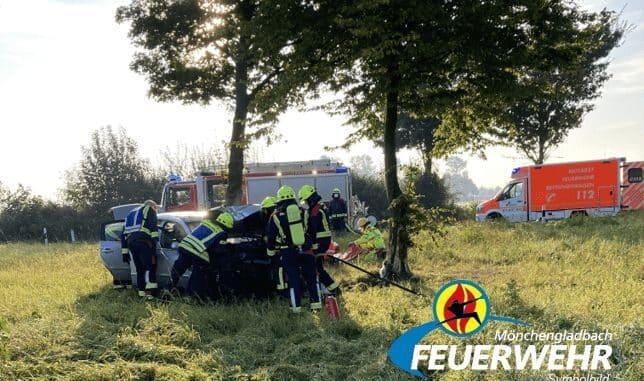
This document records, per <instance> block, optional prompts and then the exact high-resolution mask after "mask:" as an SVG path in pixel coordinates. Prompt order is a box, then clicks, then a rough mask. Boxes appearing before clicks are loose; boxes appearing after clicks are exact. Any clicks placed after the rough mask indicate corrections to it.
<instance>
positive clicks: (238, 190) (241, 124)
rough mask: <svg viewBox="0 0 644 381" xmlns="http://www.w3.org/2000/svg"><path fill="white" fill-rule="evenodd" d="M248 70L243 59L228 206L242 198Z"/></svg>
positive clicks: (237, 70) (237, 89)
mask: <svg viewBox="0 0 644 381" xmlns="http://www.w3.org/2000/svg"><path fill="white" fill-rule="evenodd" d="M247 81H248V68H247V66H246V62H245V61H244V59H243V57H242V58H241V59H238V61H237V62H236V66H235V118H234V119H233V132H232V136H231V137H230V158H229V161H228V188H227V189H226V205H238V204H240V203H241V198H242V175H243V170H244V148H245V146H246V141H245V140H246V139H245V131H246V117H247V115H248V103H249V96H248V85H247Z"/></svg>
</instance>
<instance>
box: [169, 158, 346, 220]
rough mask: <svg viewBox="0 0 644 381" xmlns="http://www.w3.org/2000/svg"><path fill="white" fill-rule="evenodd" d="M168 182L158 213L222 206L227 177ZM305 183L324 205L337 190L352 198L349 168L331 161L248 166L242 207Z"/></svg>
mask: <svg viewBox="0 0 644 381" xmlns="http://www.w3.org/2000/svg"><path fill="white" fill-rule="evenodd" d="M169 180H170V181H169V182H168V183H167V184H165V186H164V187H163V193H162V196H161V205H160V206H161V211H164V212H177V211H196V210H207V209H209V208H213V207H217V206H222V205H224V202H225V196H226V186H227V176H226V173H225V170H223V169H219V170H215V169H212V170H209V171H204V172H201V173H200V174H199V175H197V176H195V178H193V179H188V180H186V179H183V178H181V177H179V176H176V175H173V176H171V177H170V179H169ZM307 184H308V185H312V186H313V187H315V189H316V190H317V192H318V194H319V195H320V197H322V201H324V202H329V201H330V200H331V193H332V191H333V190H334V189H336V188H337V189H339V190H340V193H341V194H342V197H344V198H345V199H347V200H349V199H350V196H351V177H350V171H349V168H347V167H345V166H343V165H341V164H340V163H337V162H333V161H331V160H309V161H294V162H276V163H251V164H248V165H247V166H246V167H245V168H244V175H243V177H242V199H241V204H242V205H250V204H259V203H261V202H262V200H263V199H264V197H266V196H269V195H270V196H275V194H276V193H277V190H278V189H279V188H280V187H281V186H283V185H289V186H291V187H293V189H294V190H295V192H297V191H298V190H299V189H300V188H301V187H302V186H303V185H307ZM347 208H349V209H351V208H352V205H351V202H347ZM349 213H351V210H349ZM349 215H351V214H349Z"/></svg>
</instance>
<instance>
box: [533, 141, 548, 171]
mask: <svg viewBox="0 0 644 381" xmlns="http://www.w3.org/2000/svg"><path fill="white" fill-rule="evenodd" d="M545 146H546V141H545V138H544V137H542V136H539V153H538V155H537V160H536V161H535V164H543V162H544V161H545V160H546V147H545Z"/></svg>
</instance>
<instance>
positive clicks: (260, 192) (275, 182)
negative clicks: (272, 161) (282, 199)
mask: <svg viewBox="0 0 644 381" xmlns="http://www.w3.org/2000/svg"><path fill="white" fill-rule="evenodd" d="M279 187H280V182H279V179H278V178H276V177H274V178H268V179H265V178H264V179H261V178H252V177H248V178H246V190H247V196H246V197H247V198H248V204H261V202H262V200H263V199H264V197H266V196H275V192H277V190H278V189H279Z"/></svg>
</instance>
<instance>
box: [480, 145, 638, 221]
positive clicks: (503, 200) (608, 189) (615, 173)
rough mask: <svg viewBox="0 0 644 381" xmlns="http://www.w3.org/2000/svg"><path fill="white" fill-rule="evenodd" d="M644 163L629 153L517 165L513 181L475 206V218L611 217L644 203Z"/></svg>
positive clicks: (511, 219)
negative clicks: (631, 159) (633, 159)
mask: <svg viewBox="0 0 644 381" xmlns="http://www.w3.org/2000/svg"><path fill="white" fill-rule="evenodd" d="M643 165H644V162H642V161H638V162H629V163H627V162H626V159H624V158H612V159H605V160H592V161H579V162H572V163H558V164H543V165H531V166H527V167H519V168H515V169H514V170H513V171H512V180H511V181H510V182H509V183H508V184H507V185H506V186H505V187H504V188H503V189H502V190H501V191H500V192H499V193H498V194H497V195H496V196H495V197H494V198H492V199H490V200H487V201H485V202H483V203H481V204H480V205H479V206H478V207H477V209H476V220H477V221H483V220H488V219H496V218H504V219H506V220H508V221H535V220H539V219H542V220H550V219H562V218H568V217H570V216H572V215H575V214H582V215H588V216H612V215H615V214H617V213H618V212H619V211H620V210H636V209H641V208H642V207H644V202H643V199H642V193H644V185H643V184H642V167H643Z"/></svg>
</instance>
